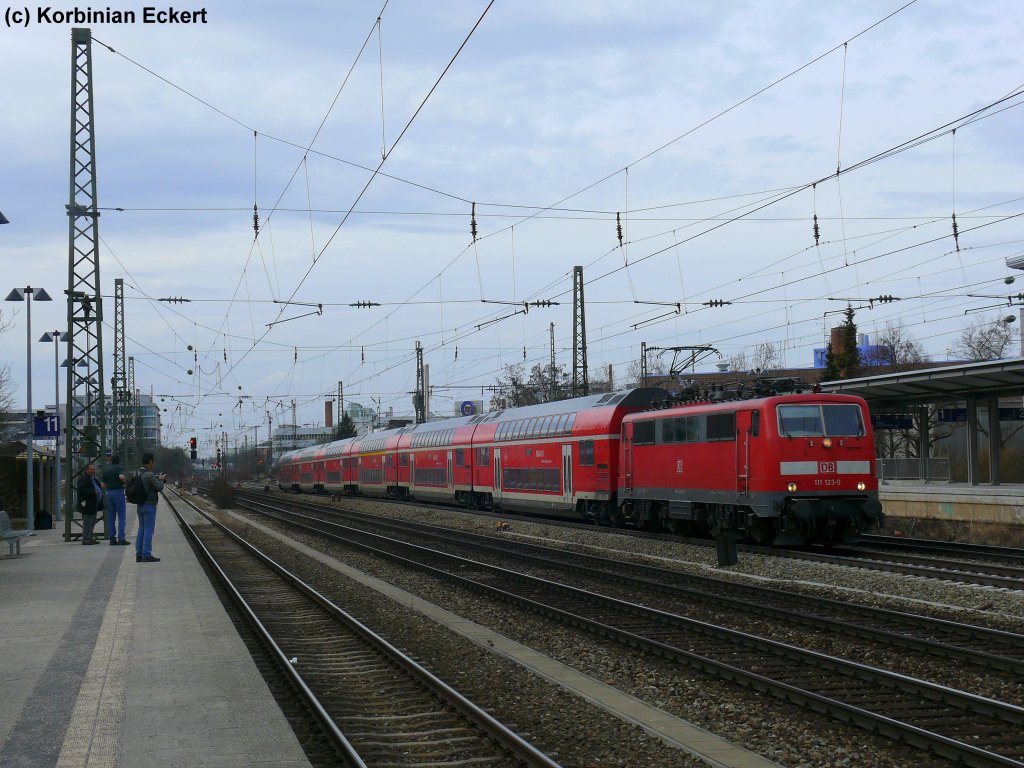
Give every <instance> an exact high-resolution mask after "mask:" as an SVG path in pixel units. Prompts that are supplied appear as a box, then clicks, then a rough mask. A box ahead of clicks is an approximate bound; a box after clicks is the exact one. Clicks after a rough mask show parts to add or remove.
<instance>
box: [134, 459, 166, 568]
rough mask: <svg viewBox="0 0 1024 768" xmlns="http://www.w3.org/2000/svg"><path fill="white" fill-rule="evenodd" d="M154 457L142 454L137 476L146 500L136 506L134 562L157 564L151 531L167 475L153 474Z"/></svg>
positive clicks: (154, 523)
mask: <svg viewBox="0 0 1024 768" xmlns="http://www.w3.org/2000/svg"><path fill="white" fill-rule="evenodd" d="M153 462H154V457H153V454H152V453H149V452H146V453H144V454H142V466H141V467H139V476H140V477H141V478H142V485H143V486H144V487H145V489H146V500H145V502H143V503H142V504H139V505H137V506H138V515H139V530H138V531H136V532H135V562H136V563H159V562H160V558H159V557H153V531H154V530H156V504H157V501H158V500H159V493H160V491H162V490H163V489H164V480H166V479H167V473H162V474H159V475H158V474H156V473H155V472H153Z"/></svg>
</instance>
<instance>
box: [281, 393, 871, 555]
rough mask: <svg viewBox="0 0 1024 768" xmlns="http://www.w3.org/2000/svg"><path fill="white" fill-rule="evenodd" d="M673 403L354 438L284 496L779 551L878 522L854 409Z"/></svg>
mask: <svg viewBox="0 0 1024 768" xmlns="http://www.w3.org/2000/svg"><path fill="white" fill-rule="evenodd" d="M670 401H671V398H670V395H669V393H668V392H666V391H664V390H661V389H633V390H627V391H622V392H612V393H607V394H601V395H592V396H589V397H582V398H575V399H573V400H562V401H558V402H551V403H543V404H540V405H533V406H526V407H523V408H513V409H508V410H504V411H492V412H490V413H486V414H482V415H477V416H462V417H458V418H454V419H447V420H445V421H435V422H429V423H427V424H419V425H416V426H408V427H402V428H400V429H393V430H388V431H386V432H380V433H376V434H373V435H369V436H366V437H356V438H348V439H345V440H339V441H336V442H333V443H329V444H327V445H322V446H315V447H312V448H305V449H302V450H299V451H291V452H289V453H285V454H284V455H283V456H281V458H280V459H279V460H278V463H277V477H278V485H279V487H281V488H283V489H288V490H295V491H307V492H329V493H353V494H355V493H358V494H362V495H366V496H382V497H394V498H415V499H423V500H430V501H443V502H451V503H458V504H461V505H463V506H467V507H472V508H477V509H495V510H507V511H520V512H540V513H544V514H549V515H559V516H563V517H571V518H576V519H586V520H592V521H594V522H597V523H599V524H604V525H633V526H636V527H643V528H670V529H673V530H687V529H695V530H705V531H706V530H713V529H716V528H721V527H728V528H732V529H736V530H739V531H742V532H744V533H745V534H746V535H747V537H748V538H750V539H753V540H755V541H760V542H774V543H777V544H795V543H806V542H827V543H831V542H840V541H849V540H852V539H853V538H855V537H856V536H857V535H858V534H859V533H860V532H861V531H863V530H864V529H866V528H867V527H869V526H870V525H871V524H872V523H874V522H876V521H878V520H879V518H880V516H881V505H880V504H879V502H878V484H877V481H876V480H875V460H874V443H873V440H872V436H871V427H870V420H869V418H868V413H867V405H866V404H865V402H864V401H863V400H861V399H860V398H856V397H848V396H843V395H819V394H803V395H799V394H798V395H780V396H771V397H763V398H760V399H754V400H736V401H728V402H718V403H699V404H689V405H678V406H673V407H668V408H664V407H662V408H658V407H657V406H659V405H664V404H666V403H669V402H670Z"/></svg>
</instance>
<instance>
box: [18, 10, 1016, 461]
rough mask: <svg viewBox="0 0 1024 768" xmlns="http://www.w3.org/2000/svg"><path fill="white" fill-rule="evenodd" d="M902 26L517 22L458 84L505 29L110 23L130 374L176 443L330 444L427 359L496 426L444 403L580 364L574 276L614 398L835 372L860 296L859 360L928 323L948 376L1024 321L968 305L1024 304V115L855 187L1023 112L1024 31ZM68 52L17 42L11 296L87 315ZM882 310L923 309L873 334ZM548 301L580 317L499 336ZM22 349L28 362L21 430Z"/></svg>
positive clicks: (106, 226) (523, 18)
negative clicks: (977, 346) (690, 363)
mask: <svg viewBox="0 0 1024 768" xmlns="http://www.w3.org/2000/svg"><path fill="white" fill-rule="evenodd" d="M903 4H904V3H902V2H898V1H897V2H887V1H881V0H879V1H871V2H861V3H843V4H839V3H820V2H799V1H793V2H770V1H769V0H764V1H763V2H730V3H722V2H697V1H695V0H691V1H688V2H684V1H683V0H675V1H673V2H655V1H654V0H652V1H651V2H619V3H614V4H613V3H607V2H584V1H582V0H575V1H573V0H569V1H567V0H560V1H559V2H551V3H543V2H516V1H512V0H498V2H496V3H495V4H494V5H493V7H491V8H490V10H489V11H488V12H487V13H486V14H485V15H484V16H483V19H482V21H480V23H479V26H478V27H477V28H476V30H475V32H473V34H472V35H471V36H469V39H468V42H467V43H466V45H465V47H464V48H463V49H462V51H461V53H459V55H458V56H457V57H455V54H456V52H457V51H458V49H459V47H460V46H461V45H462V43H463V41H465V40H466V38H467V36H468V35H470V31H471V30H472V29H473V27H474V25H476V24H477V22H478V20H479V19H480V17H481V15H482V14H483V13H484V10H485V8H486V6H487V3H486V1H485V0H465V1H455V0H446V1H443V2H436V3H420V2H411V1H410V0H392V2H389V3H388V4H387V6H386V7H385V8H384V10H383V13H381V4H380V3H379V2H378V3H369V2H344V3H339V2H327V1H325V2H312V1H308V0H307V1H306V2H296V3H281V2H276V3H265V2H216V3H211V4H210V5H209V6H207V23H206V24H198V25H196V24H192V25H184V24H178V25H170V24H162V25H159V24H158V25H147V24H144V23H142V20H141V18H142V14H141V7H142V6H141V5H134V4H124V5H111V6H109V7H110V8H111V9H113V10H135V11H137V12H138V19H137V21H136V22H135V23H120V24H118V23H94V24H91V25H86V26H91V28H92V31H93V35H94V45H93V63H94V79H95V113H96V137H97V138H96V143H97V162H98V169H97V176H98V181H99V200H100V206H101V207H102V208H103V209H104V210H103V213H102V217H101V219H100V235H101V237H102V240H103V243H102V247H101V278H102V286H103V294H104V295H105V296H110V297H111V298H110V299H108V301H107V303H106V306H107V318H108V319H110V320H111V321H112V319H113V299H112V295H113V286H114V280H115V278H118V277H120V278H123V279H124V280H125V285H126V297H127V301H126V317H127V322H126V329H127V338H128V341H127V347H128V354H130V355H133V356H134V357H135V361H136V363H135V365H136V368H135V375H136V383H137V385H138V386H139V387H140V388H142V389H143V390H144V391H146V392H149V391H152V392H153V393H155V394H156V395H157V396H158V397H159V398H161V405H162V407H164V408H165V409H166V413H165V414H164V432H165V436H166V438H167V440H166V441H167V442H169V443H170V444H178V443H181V444H184V440H185V439H186V438H187V436H189V435H197V436H198V437H199V439H200V441H201V444H203V445H205V446H208V445H209V443H208V440H209V437H210V435H211V433H212V432H218V433H219V432H220V431H221V430H222V429H223V430H225V431H228V432H229V433H239V434H240V433H243V432H244V433H245V434H248V435H250V437H251V436H252V435H253V426H254V425H259V426H261V430H260V437H261V439H262V438H265V437H266V427H265V425H266V416H265V413H266V411H268V410H269V411H270V412H271V413H272V414H274V420H275V423H277V422H280V421H290V414H289V413H288V412H287V411H288V410H290V404H291V401H292V400H295V401H296V403H297V407H298V414H299V421H300V423H316V422H319V423H322V421H323V404H322V403H323V400H324V399H325V396H328V395H330V394H331V393H333V392H334V391H336V388H337V382H338V381H339V380H341V381H343V382H344V386H345V397H346V400H347V401H348V400H354V401H359V402H362V403H363V404H364V405H367V406H373V405H374V401H373V398H377V399H378V400H379V401H380V405H381V407H382V409H384V410H386V409H387V408H389V407H393V408H394V409H395V412H396V413H407V412H409V411H410V410H411V405H410V395H409V392H410V391H411V390H412V389H413V387H414V385H415V368H414V360H415V355H414V345H415V342H416V340H420V341H422V343H423V346H424V349H425V355H424V357H425V361H426V362H427V363H428V364H429V365H430V371H431V374H430V378H431V383H432V384H433V385H435V387H436V389H435V391H434V394H433V401H432V402H433V410H434V411H435V412H437V413H449V414H450V413H452V412H453V410H454V407H455V405H456V404H457V403H459V402H461V401H462V400H465V399H479V398H480V390H479V389H477V390H473V389H464V388H450V389H444V388H442V385H446V386H449V387H466V386H480V385H488V384H491V383H492V382H493V381H494V379H495V378H496V376H497V375H498V373H499V372H500V370H501V369H502V367H503V366H504V365H505V364H507V363H515V362H523V360H524V348H525V356H526V363H527V365H528V366H532V365H533V364H535V363H537V362H546V360H547V357H548V340H549V334H548V329H549V324H550V323H554V324H555V334H556V347H557V354H558V360H559V362H561V363H563V364H565V365H566V366H567V367H569V368H571V364H572V355H571V339H572V269H573V267H574V266H575V265H581V266H583V267H584V276H585V279H586V301H587V316H586V319H587V332H588V333H587V335H588V340H589V360H590V364H591V367H592V368H595V369H596V368H598V367H601V366H606V365H608V364H611V365H613V366H614V371H615V375H616V377H617V378H618V377H621V376H624V375H625V373H626V368H627V366H628V365H629V363H630V362H631V361H632V360H634V359H636V357H637V356H638V354H639V347H640V343H641V342H642V341H646V342H647V343H648V344H650V345H661V346H667V345H695V344H709V345H712V346H714V347H715V348H716V349H717V350H719V351H720V352H721V354H722V355H723V356H724V357H726V358H728V357H730V356H733V355H735V354H738V353H740V352H744V351H745V352H746V353H747V354H748V355H749V354H751V353H752V352H753V349H754V347H755V346H756V345H757V344H760V343H766V342H768V343H772V344H776V345H779V346H780V348H782V349H783V353H784V359H785V363H786V364H787V365H789V366H793V367H800V366H806V367H809V366H811V365H812V363H813V350H814V348H815V347H822V346H824V339H825V336H826V333H827V328H828V327H829V326H830V325H832V324H834V323H835V321H836V319H837V318H838V315H836V314H826V313H834V312H836V311H837V310H841V309H843V308H844V307H845V305H846V301H847V300H850V301H852V302H853V304H854V306H855V307H861V308H860V309H858V311H857V316H856V320H857V322H858V324H859V326H860V329H861V331H862V332H865V333H868V334H872V335H874V334H877V333H878V332H880V331H882V330H884V329H885V327H886V324H887V323H902V324H903V326H904V329H905V330H906V332H907V333H909V334H910V335H911V336H913V337H914V338H915V339H917V340H918V341H919V342H920V343H921V344H922V345H923V346H924V348H925V350H926V351H927V352H928V354H929V355H931V357H932V358H933V359H945V358H946V356H947V350H948V348H949V347H950V345H951V344H952V343H953V341H954V340H955V338H956V336H957V335H958V333H959V331H960V329H961V328H962V327H963V326H964V325H965V324H966V323H967V322H969V321H971V320H973V319H976V318H978V317H985V318H989V319H995V318H997V317H1000V316H1005V315H1006V314H1007V313H1011V312H1012V313H1015V312H1016V311H1017V310H1011V309H1009V308H1008V307H1006V306H1005V303H1006V302H1005V301H1003V304H1004V306H1003V307H1002V308H1000V307H999V306H996V305H998V304H999V303H1000V300H999V299H998V298H997V299H987V298H979V297H977V296H975V297H971V296H968V295H967V294H977V295H979V296H997V297H1000V296H1001V297H1005V296H1007V295H1008V294H1010V293H1017V292H1019V291H1020V290H1021V288H1022V286H1024V282H1018V283H1016V284H1015V285H1012V286H1007V285H1006V284H1005V283H1004V278H1005V277H1007V275H1008V274H1009V272H1010V271H1008V270H1007V268H1006V267H1005V263H1004V262H1005V259H1006V257H1007V256H1012V255H1015V254H1019V253H1021V252H1022V251H1024V245H1022V242H1024V225H1022V218H1024V217H1019V218H1007V217H1013V216H1015V215H1017V216H1019V215H1020V214H1021V213H1022V212H1024V150H1022V144H1021V136H1022V135H1024V119H1022V115H1024V112H1022V110H1021V108H1020V106H1018V105H1020V103H1021V101H1022V99H1021V98H1019V97H1017V98H1011V99H1010V100H1008V101H1005V102H1003V103H1002V104H1000V105H999V106H997V107H995V108H993V109H990V110H988V111H986V112H982V113H980V114H979V115H978V117H980V118H983V119H978V120H975V121H973V122H971V123H970V124H969V125H963V126H962V127H960V128H959V129H958V130H957V131H956V133H955V135H951V134H949V133H945V134H943V135H938V136H937V137H936V138H934V140H932V141H928V142H925V143H923V144H920V145H919V146H913V147H910V148H908V149H906V151H903V152H900V153H898V154H895V155H893V156H889V157H884V158H882V159H880V160H878V161H877V162H874V163H871V164H869V165H865V166H863V167H857V164H858V163H861V162H862V161H864V160H867V159H869V158H873V157H875V156H876V155H879V153H884V152H886V151H888V150H891V149H893V148H896V147H899V146H900V145H902V144H904V142H907V141H910V140H912V139H915V138H917V137H921V136H923V135H928V136H932V135H933V134H932V133H931V132H933V131H936V130H937V129H940V128H942V127H943V126H948V125H949V124H951V123H953V122H954V121H956V120H958V119H959V118H962V117H964V116H966V115H969V114H971V113H974V112H976V111H977V110H979V109H982V108H984V107H986V106H988V105H990V104H993V103H995V102H998V101H999V100H1000V99H1003V98H1005V97H1006V96H1008V95H1010V94H1013V93H1014V92H1016V91H1017V90H1018V89H1020V88H1021V86H1022V85H1024V66H1022V55H1021V52H1022V47H1021V40H1022V39H1024V14H1022V13H1021V10H1020V5H1019V3H1017V2H1010V1H1007V2H1002V1H1000V0H981V1H980V2H976V3H972V4H970V5H965V4H963V3H959V2H944V1H943V2H940V1H936V0H918V2H916V3H913V4H911V5H910V6H909V7H907V8H905V9H903V10H901V11H899V12H898V13H895V15H891V14H893V13H894V12H895V11H897V10H898V9H900V8H901V6H902V5H903ZM81 7H83V8H84V7H86V6H81ZM100 7H101V8H103V9H106V8H107V7H108V6H106V5H103V6H100ZM36 9H37V6H29V10H30V12H31V13H33V14H35V13H36ZM378 15H379V16H380V24H379V28H378V26H377V24H376V20H377V18H378ZM890 15H891V17H890V18H888V19H886V17H889V16H890ZM883 19H885V20H884V21H883ZM879 22H880V23H879ZM873 25H876V26H873ZM72 26H73V25H72V24H71V23H63V24H61V23H49V24H47V23H38V19H37V18H33V20H32V23H30V24H29V26H28V27H27V28H8V27H5V28H3V29H2V31H0V71H3V72H4V73H5V75H6V76H5V78H4V80H5V82H4V98H3V107H2V108H0V137H2V151H0V181H2V183H0V211H2V212H3V213H4V214H5V215H6V216H7V218H8V219H10V222H11V223H10V224H9V225H7V226H4V227H3V228H0V257H2V260H3V261H2V263H3V265H4V269H3V270H2V274H3V275H4V283H3V284H2V285H0V290H2V292H3V295H6V294H7V292H8V291H9V290H10V289H11V288H13V287H24V286H26V285H33V286H42V287H45V288H46V289H47V290H48V291H49V292H50V293H51V295H53V296H54V298H55V299H62V298H63V295H62V293H61V292H62V291H63V290H64V289H65V288H66V287H67V258H68V256H67V254H68V245H67V218H66V216H65V212H64V206H65V204H66V203H67V201H68V162H69V161H68V145H69V120H70V69H71V65H70V55H71V44H70V34H71V27H72ZM869 28H870V29H869ZM865 30H867V31H865ZM862 33H863V34H862ZM847 41H849V43H848V45H847V46H845V48H844V46H843V43H844V42H847ZM364 42H365V43H366V45H365V48H363V45H364ZM101 43H102V44H101ZM107 46H109V47H112V48H113V49H114V51H116V53H115V52H111V51H110V50H109V49H108V47H107ZM361 48H362V53H361V54H360V49H361ZM453 57H455V59H454V63H452V65H451V67H450V68H449V69H448V70H447V72H446V73H445V68H446V67H447V66H448V64H449V62H451V61H452V59H453ZM805 65H806V66H805ZM801 68H802V69H801ZM147 70H148V71H147ZM350 70H351V72H350ZM796 70H799V71H796ZM795 71H796V72H795ZM794 72H795V73H794ZM442 73H445V74H444V75H443V77H442ZM791 73H794V74H791ZM787 75H791V76H789V77H786V76H787ZM439 78H440V82H439V83H438V80H439ZM783 78H785V79H783ZM780 79H781V82H777V81H780ZM435 83H438V84H437V87H436V89H434V90H433V91H432V92H431V89H432V88H433V87H434V85H435ZM773 83H776V84H774V85H772V84H773ZM768 86H771V87H770V88H769V87H768ZM766 88H767V90H765V89H766ZM759 92H760V93H759ZM755 94H757V95H755ZM336 96H337V99H336V100H335V97H336ZM750 97H753V98H750ZM748 99H749V100H748ZM203 102H205V103H203ZM421 105H422V108H421ZM417 110H419V111H418V112H417ZM723 113H724V114H723ZM321 126H322V127H321ZM254 131H255V132H256V136H255V138H254ZM314 138H315V141H314ZM311 143H312V147H311V149H310V150H309V151H308V152H307V151H305V149H304V148H305V147H309V146H310V144H311ZM382 150H384V151H386V157H383V156H382ZM382 159H383V164H382ZM378 166H380V173H378V174H376V175H374V171H375V170H376V169H377V168H378ZM837 167H839V168H841V169H844V173H842V174H840V175H839V177H838V178H837V177H836V175H835V172H836V169H837ZM817 180H821V181H820V183H818V184H817V185H816V186H815V187H808V188H805V185H808V184H810V183H811V182H814V181H817ZM364 189H365V192H364ZM360 195H362V196H361V197H360ZM473 202H475V203H476V223H477V230H478V237H477V242H476V243H475V244H474V243H473V242H472V238H471V232H470V212H471V207H472V203H473ZM254 203H255V204H256V205H257V209H258V215H259V222H260V225H261V230H260V235H259V238H258V239H256V240H254V232H253V226H252V209H253V205H254ZM353 206H354V210H353V211H352V213H351V215H348V212H349V210H350V209H351V208H353ZM762 206H763V207H762ZM115 208H123V209H125V210H124V211H116V210H113V209H115ZM954 211H955V213H956V215H957V222H958V226H959V232H960V237H959V251H958V250H957V247H956V246H957V243H955V242H954V240H953V238H952V226H951V218H950V217H951V214H952V213H953V212H954ZM617 213H621V221H622V232H623V245H622V247H620V245H619V239H618V234H617V229H616V214H617ZM740 214H746V215H745V216H744V218H741V219H739V220H737V221H729V220H730V219H734V218H735V217H737V216H739V215H740ZM814 214H817V216H818V220H819V227H820V229H819V242H818V244H817V246H816V245H815V239H814V232H813V224H812V218H813V216H814ZM627 264H628V266H627ZM1014 288H1016V290H1013V289H1014ZM884 294H891V295H893V296H896V297H899V298H901V299H902V300H901V301H899V302H895V303H892V304H887V305H876V306H874V307H873V308H870V307H869V306H868V302H867V299H869V298H871V297H877V296H881V295H884ZM161 297H183V298H187V299H191V302H190V303H185V304H167V303H161V302H158V301H156V299H158V298H161ZM830 299H831V300H830ZM482 300H486V301H488V302H494V303H483V302H482ZM537 300H552V301H557V302H560V303H559V304H557V305H555V306H552V307H533V308H531V309H530V311H529V313H528V314H520V315H515V316H512V317H508V318H507V319H504V320H501V321H499V322H493V323H488V321H489V320H495V319H498V318H502V317H505V316H506V315H511V314H512V313H513V312H515V310H516V307H515V306H514V304H513V302H523V301H537ZM711 300H724V301H731V302H732V303H731V304H729V305H727V306H723V307H708V306H704V305H703V302H708V301H711ZM275 301H276V302H278V303H274V302H275ZM288 301H291V302H301V304H299V303H297V304H291V305H289V304H282V303H280V302H288ZM359 301H372V302H376V303H379V304H380V305H381V306H379V307H371V308H354V307H349V306H348V305H349V304H350V303H354V302H359ZM499 302H508V303H499ZM659 302H660V304H659ZM676 303H678V304H679V310H680V312H679V314H676V307H675V304H676ZM309 304H312V305H317V304H322V305H323V309H322V312H323V313H322V315H321V314H317V313H316V312H317V310H316V307H315V306H313V307H310V306H307V305H309ZM666 305H667V306H666ZM18 306H19V305H15V304H5V305H3V308H4V310H5V314H6V315H7V316H8V317H9V316H10V312H11V310H12V309H14V308H17V307H18ZM34 306H35V308H34V311H33V316H32V324H33V336H34V337H35V338H36V339H37V338H38V337H39V336H40V335H41V334H42V333H43V332H44V331H46V330H53V329H56V328H62V327H63V326H64V324H65V322H66V320H65V318H66V308H65V305H64V303H63V301H54V302H53V303H51V304H38V305H34ZM984 307H990V309H988V310H986V311H982V312H979V313H977V314H974V313H971V314H967V315H965V314H964V312H965V310H968V309H972V310H973V309H980V308H984ZM310 312H312V313H313V314H312V315H310V316H307V317H301V318H297V319H294V320H291V319H289V318H292V317H297V316H299V315H303V314H307V313H310ZM14 320H15V325H14V327H13V328H12V329H11V330H9V331H8V332H6V333H4V334H0V359H2V360H5V361H10V363H11V367H12V373H13V375H14V378H15V382H16V384H17V386H18V390H17V392H16V401H17V402H18V403H24V398H25V324H24V320H25V318H24V313H23V312H19V314H18V315H17V316H16V317H15V318H14ZM276 321H284V322H277V324H275V325H273V327H271V328H268V324H270V323H275V322H276ZM480 325H483V327H482V328H480V329H478V328H477V326H480ZM636 325H639V327H638V328H634V326H636ZM105 334H106V335H105V337H104V345H105V351H106V353H107V362H106V363H105V365H106V367H107V375H108V376H109V375H110V373H112V371H113V366H112V362H111V361H110V355H111V354H112V352H113V334H112V330H111V329H110V328H109V327H108V328H107V329H106V330H105ZM189 345H192V347H193V348H194V353H195V355H196V356H197V358H198V364H197V361H196V359H195V358H194V354H193V352H190V351H189V350H188V346H189ZM34 347H35V348H34V350H33V353H34V354H33V382H34V386H33V389H34V392H33V402H34V404H36V405H39V404H41V403H43V402H46V403H50V402H52V400H53V381H52V379H53V374H52V366H53V362H52V361H53V357H52V347H49V346H47V345H43V344H40V343H35V344H34ZM62 354H63V350H62ZM714 362H715V361H714V359H709V360H708V361H707V362H706V363H705V364H704V367H705V368H710V367H712V365H713V363H714ZM62 388H63V384H62ZM62 396H63V395H62ZM485 399H486V396H485ZM220 425H223V427H221V426H220Z"/></svg>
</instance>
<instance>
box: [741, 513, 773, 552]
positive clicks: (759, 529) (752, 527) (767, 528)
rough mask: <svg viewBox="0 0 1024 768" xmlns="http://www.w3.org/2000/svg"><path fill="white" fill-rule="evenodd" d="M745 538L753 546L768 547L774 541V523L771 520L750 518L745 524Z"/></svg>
mask: <svg viewBox="0 0 1024 768" xmlns="http://www.w3.org/2000/svg"><path fill="white" fill-rule="evenodd" d="M747 536H748V537H749V538H750V540H751V541H752V542H754V543H755V544H761V545H763V546H768V545H769V544H771V543H772V542H773V541H775V521H774V520H773V519H772V518H765V517H752V519H751V520H750V521H749V522H748V523H747Z"/></svg>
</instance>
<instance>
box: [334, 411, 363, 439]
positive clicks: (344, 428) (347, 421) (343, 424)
mask: <svg viewBox="0 0 1024 768" xmlns="http://www.w3.org/2000/svg"><path fill="white" fill-rule="evenodd" d="M357 434H358V433H357V432H356V425H355V424H354V423H353V421H352V417H351V416H349V415H348V414H347V413H344V414H342V416H341V421H339V422H338V426H336V427H335V428H334V434H333V435H332V437H333V439H335V440H343V439H344V438H346V437H355V436H356V435H357Z"/></svg>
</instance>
